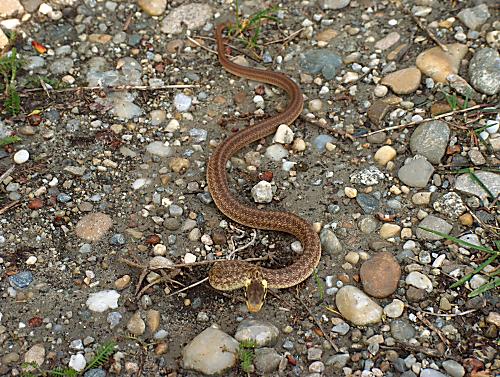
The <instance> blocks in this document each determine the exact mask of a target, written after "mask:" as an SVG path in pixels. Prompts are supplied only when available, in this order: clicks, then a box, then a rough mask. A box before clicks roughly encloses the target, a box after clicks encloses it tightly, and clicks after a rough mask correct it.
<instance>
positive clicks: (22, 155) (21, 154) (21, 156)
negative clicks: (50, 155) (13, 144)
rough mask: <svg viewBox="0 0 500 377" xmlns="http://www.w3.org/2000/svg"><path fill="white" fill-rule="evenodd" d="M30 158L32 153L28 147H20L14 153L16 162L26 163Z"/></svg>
mask: <svg viewBox="0 0 500 377" xmlns="http://www.w3.org/2000/svg"><path fill="white" fill-rule="evenodd" d="M29 158H30V154H29V152H28V151H27V150H26V149H20V150H18V151H17V152H16V153H15V154H14V162H15V163H16V164H19V165H20V164H24V163H25V162H26V161H28V160H29Z"/></svg>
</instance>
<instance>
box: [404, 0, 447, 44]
mask: <svg viewBox="0 0 500 377" xmlns="http://www.w3.org/2000/svg"><path fill="white" fill-rule="evenodd" d="M403 10H404V12H405V13H406V14H408V15H410V17H411V18H412V19H413V21H414V22H415V23H416V24H417V26H418V27H419V28H420V29H422V30H423V31H424V32H425V33H426V34H427V35H428V36H429V38H430V39H432V40H433V41H434V42H435V43H436V44H437V45H438V46H439V47H440V48H441V50H443V51H444V52H448V47H446V46H445V45H444V44H442V43H441V41H440V40H439V39H437V37H436V36H435V35H434V34H433V33H432V32H431V31H430V30H429V29H428V28H427V27H425V26H424V25H423V24H422V23H421V22H420V20H419V19H418V18H417V16H415V15H414V14H413V13H412V12H411V11H410V10H409V9H408V8H407V7H405V6H403Z"/></svg>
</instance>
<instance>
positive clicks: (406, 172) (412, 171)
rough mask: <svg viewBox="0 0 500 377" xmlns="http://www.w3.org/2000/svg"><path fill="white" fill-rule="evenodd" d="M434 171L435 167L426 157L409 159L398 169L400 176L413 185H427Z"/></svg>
mask: <svg viewBox="0 0 500 377" xmlns="http://www.w3.org/2000/svg"><path fill="white" fill-rule="evenodd" d="M432 173H434V167H433V166H432V165H431V164H430V163H429V162H428V161H427V159H426V158H425V157H422V156H418V155H417V156H416V157H415V158H410V159H408V160H407V161H406V162H405V164H404V165H403V166H402V167H401V168H400V169H399V171H398V178H399V179H400V180H401V181H403V183H404V184H406V185H408V186H411V187H425V186H427V183H428V182H429V179H430V178H431V176H432Z"/></svg>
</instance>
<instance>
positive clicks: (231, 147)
mask: <svg viewBox="0 0 500 377" xmlns="http://www.w3.org/2000/svg"><path fill="white" fill-rule="evenodd" d="M224 28H225V25H224V24H221V25H218V26H217V28H216V31H215V37H216V41H217V52H218V55H219V62H220V63H221V65H222V66H223V67H224V69H225V70H226V71H228V72H230V73H232V74H234V75H236V76H239V77H243V78H247V79H250V80H255V81H260V82H263V83H267V84H271V85H274V86H277V87H279V88H281V89H283V90H284V91H285V92H286V93H287V94H288V96H289V99H290V101H289V103H288V106H287V108H286V109H285V111H283V112H282V113H279V114H277V115H275V116H273V117H271V118H268V119H266V120H264V121H262V122H259V123H257V124H254V125H252V126H249V127H247V128H245V129H243V130H241V131H239V132H237V133H235V134H232V135H231V136H230V137H228V138H227V139H226V140H225V141H224V142H222V143H221V144H219V145H218V146H217V148H216V149H215V151H214V153H213V154H212V156H211V157H210V159H209V162H208V165H207V183H208V188H209V191H210V193H211V195H212V198H213V200H214V202H215V204H216V206H217V208H218V209H219V210H220V211H221V212H222V213H223V214H224V215H226V216H227V217H229V218H230V219H231V220H233V221H235V222H237V223H239V224H242V225H245V226H247V227H252V228H257V229H264V230H275V231H279V232H285V233H288V234H291V235H293V236H295V237H296V238H297V239H298V240H299V241H300V242H301V244H302V246H303V252H302V254H301V255H298V256H295V257H294V262H293V263H292V264H291V265H289V266H286V267H283V268H278V269H268V268H263V267H260V266H257V265H254V264H251V263H248V262H243V261H238V260H233V261H221V262H218V263H215V265H214V266H213V267H212V269H211V271H210V273H209V282H210V284H211V285H212V287H214V288H215V289H218V290H224V291H227V290H233V289H238V288H245V289H246V299H247V306H248V308H249V310H251V311H258V310H260V308H261V307H262V304H263V302H264V300H265V297H266V292H267V288H288V287H292V286H295V285H297V284H299V283H301V282H302V281H304V280H305V279H307V278H308V277H309V276H310V275H311V274H312V273H313V272H314V270H315V269H316V267H317V265H318V263H319V260H320V257H321V243H320V240H319V236H318V234H317V233H316V232H315V231H314V229H313V228H312V227H311V225H310V224H309V223H308V222H307V221H305V220H304V219H302V218H301V217H299V216H297V215H295V214H293V213H291V212H284V211H270V210H260V209H257V208H255V207H253V206H249V205H247V204H244V203H243V202H241V201H239V200H238V199H236V198H235V196H234V195H233V194H232V193H231V191H230V189H229V185H228V180H227V172H226V162H227V161H228V159H229V158H231V156H233V155H234V154H235V153H236V152H238V151H239V150H241V149H242V148H244V147H246V146H248V145H249V144H251V143H253V142H255V141H257V140H260V139H262V138H265V137H266V136H269V135H271V134H273V133H274V132H275V131H276V129H277V128H278V126H279V125H281V124H287V125H289V124H291V123H292V122H294V121H295V119H296V118H297V117H298V116H299V115H300V113H301V112H302V108H303V102H304V100H303V95H302V91H301V90H300V87H299V86H298V85H297V84H296V83H295V82H294V81H293V80H292V79H290V78H289V77H288V76H286V75H285V74H283V73H279V72H272V71H266V70H262V69H255V68H249V67H243V66H239V65H237V64H235V63H233V62H231V61H230V60H229V59H228V58H227V56H226V55H225V48H224V42H223V39H222V32H223V30H224Z"/></svg>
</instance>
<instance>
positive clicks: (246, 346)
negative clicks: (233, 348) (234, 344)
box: [238, 340, 257, 373]
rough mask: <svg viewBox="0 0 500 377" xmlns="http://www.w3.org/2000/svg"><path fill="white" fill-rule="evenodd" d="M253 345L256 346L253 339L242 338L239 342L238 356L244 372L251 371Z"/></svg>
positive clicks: (253, 355)
mask: <svg viewBox="0 0 500 377" xmlns="http://www.w3.org/2000/svg"><path fill="white" fill-rule="evenodd" d="M255 347H257V343H256V342H255V341H254V340H244V341H242V342H241V343H240V346H239V349H238V356H239V358H240V366H241V369H242V370H243V372H245V373H250V372H251V371H252V369H251V368H252V363H253V359H254V357H255V354H254V351H255Z"/></svg>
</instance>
